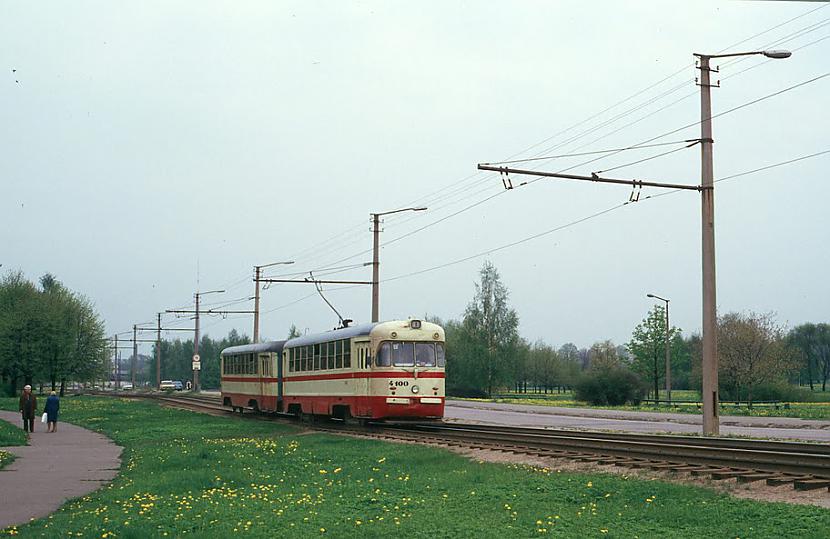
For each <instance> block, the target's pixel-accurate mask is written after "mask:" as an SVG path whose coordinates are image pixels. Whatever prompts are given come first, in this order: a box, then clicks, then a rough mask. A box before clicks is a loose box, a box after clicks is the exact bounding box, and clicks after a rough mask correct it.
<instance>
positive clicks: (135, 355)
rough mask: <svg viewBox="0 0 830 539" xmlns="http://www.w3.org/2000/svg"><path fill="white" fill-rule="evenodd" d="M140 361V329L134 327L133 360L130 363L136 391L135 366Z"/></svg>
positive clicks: (132, 381)
mask: <svg viewBox="0 0 830 539" xmlns="http://www.w3.org/2000/svg"><path fill="white" fill-rule="evenodd" d="M137 361H138V327H137V325H133V359H132V361H130V382H131V383H132V384H133V390H135V366H136V362H137Z"/></svg>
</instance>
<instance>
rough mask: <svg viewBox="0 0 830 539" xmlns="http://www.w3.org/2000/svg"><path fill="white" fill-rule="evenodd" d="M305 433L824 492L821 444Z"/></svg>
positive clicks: (385, 428) (192, 404)
mask: <svg viewBox="0 0 830 539" xmlns="http://www.w3.org/2000/svg"><path fill="white" fill-rule="evenodd" d="M141 397H143V398H153V399H156V400H159V401H160V402H163V403H165V404H167V405H171V406H177V407H180V408H185V409H189V410H195V411H203V412H208V413H214V414H220V415H234V413H233V412H232V411H230V410H229V409H227V408H225V407H223V406H222V405H221V403H220V400H219V398H218V397H217V398H215V397H208V396H192V395H181V396H179V395H175V396H174V395H153V394H147V395H142V396H141ZM250 417H257V418H262V419H284V418H286V417H288V416H260V415H254V414H253V413H251V414H250ZM309 427H310V428H314V429H315V430H320V431H324V432H330V433H334V434H349V435H353V436H361V437H369V438H374V439H379V440H385V441H406V442H415V443H428V444H432V445H439V446H444V447H448V448H451V449H459V448H460V449H465V448H466V449H479V450H487V451H501V452H508V453H514V454H523V455H531V456H536V457H548V458H564V459H570V460H576V461H580V462H585V463H595V464H598V465H613V466H623V467H627V468H632V469H649V470H655V471H661V472H670V473H689V474H691V475H693V476H708V477H709V478H711V479H712V480H716V481H722V480H730V479H735V480H736V481H737V482H739V483H749V482H759V481H764V482H766V484H767V485H770V486H779V485H785V484H790V485H792V486H793V488H795V489H796V490H813V489H827V490H828V491H829V492H830V446H828V445H825V444H808V443H799V442H780V441H766V440H746V439H737V438H700V437H694V436H663V435H648V434H629V433H612V432H589V431H569V430H554V429H534V428H517V427H502V426H491V425H465V424H449V423H423V424H395V423H376V424H371V425H369V426H368V427H357V426H352V425H343V424H342V423H333V422H325V423H313V424H311V425H309Z"/></svg>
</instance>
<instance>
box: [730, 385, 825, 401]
mask: <svg viewBox="0 0 830 539" xmlns="http://www.w3.org/2000/svg"><path fill="white" fill-rule="evenodd" d="M744 398H746V395H744ZM752 400H753V401H788V402H809V401H811V400H813V399H812V395H811V394H810V390H808V389H803V388H800V387H798V386H794V385H792V384H788V383H786V382H771V383H767V384H761V385H759V386H757V387H755V388H754V389H753V390H752Z"/></svg>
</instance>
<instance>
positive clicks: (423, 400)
mask: <svg viewBox="0 0 830 539" xmlns="http://www.w3.org/2000/svg"><path fill="white" fill-rule="evenodd" d="M445 358H446V356H445V349H444V330H443V328H441V327H440V326H439V325H437V324H433V323H430V322H424V321H422V320H417V319H410V320H393V321H388V322H379V323H371V324H362V325H356V326H351V327H345V328H340V329H336V330H332V331H328V332H325V333H319V334H315V335H304V336H301V337H297V338H295V339H290V340H288V341H273V342H267V343H259V344H249V345H243V346H233V347H230V348H226V349H225V350H223V351H222V354H221V362H222V402H223V404H224V405H225V406H229V407H232V408H233V409H235V410H239V411H242V410H243V409H244V408H253V409H254V410H258V411H263V412H282V413H289V414H294V415H296V416H327V417H335V418H339V419H344V420H348V419H352V418H356V419H361V420H369V419H371V420H384V419H417V420H429V419H441V418H443V416H444V397H445V391H444V369H445V366H446V359H445Z"/></svg>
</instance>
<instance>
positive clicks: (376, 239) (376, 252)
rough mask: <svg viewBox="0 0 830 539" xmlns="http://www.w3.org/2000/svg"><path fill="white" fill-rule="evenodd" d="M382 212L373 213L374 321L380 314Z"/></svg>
mask: <svg viewBox="0 0 830 539" xmlns="http://www.w3.org/2000/svg"><path fill="white" fill-rule="evenodd" d="M379 247H380V214H379V213H373V214H372V322H377V321H378V320H379V316H380V313H379V311H380V248H379Z"/></svg>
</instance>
